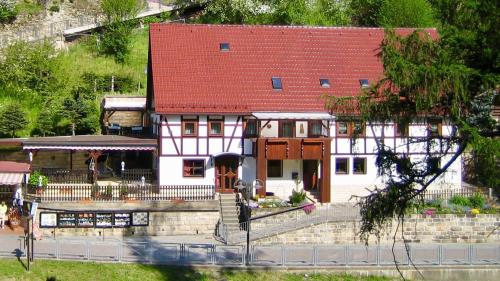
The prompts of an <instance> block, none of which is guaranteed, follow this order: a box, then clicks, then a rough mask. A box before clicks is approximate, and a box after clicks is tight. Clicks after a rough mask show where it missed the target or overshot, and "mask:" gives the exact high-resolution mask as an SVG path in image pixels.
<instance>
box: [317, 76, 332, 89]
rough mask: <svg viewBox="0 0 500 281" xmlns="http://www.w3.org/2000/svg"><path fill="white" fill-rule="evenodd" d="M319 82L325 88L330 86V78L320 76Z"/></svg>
mask: <svg viewBox="0 0 500 281" xmlns="http://www.w3.org/2000/svg"><path fill="white" fill-rule="evenodd" d="M319 84H320V85H321V87H323V88H330V80H328V79H326V78H320V79H319Z"/></svg>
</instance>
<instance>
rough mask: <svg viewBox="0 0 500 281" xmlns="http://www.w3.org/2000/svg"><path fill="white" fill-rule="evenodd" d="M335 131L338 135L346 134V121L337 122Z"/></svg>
mask: <svg viewBox="0 0 500 281" xmlns="http://www.w3.org/2000/svg"><path fill="white" fill-rule="evenodd" d="M337 133H338V134H339V135H347V122H339V123H338V130H337Z"/></svg>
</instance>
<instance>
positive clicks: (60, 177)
mask: <svg viewBox="0 0 500 281" xmlns="http://www.w3.org/2000/svg"><path fill="white" fill-rule="evenodd" d="M41 173H42V175H45V176H47V179H48V181H49V182H50V183H88V182H90V181H91V180H92V173H91V172H90V171H89V170H69V169H60V168H42V169H41Z"/></svg>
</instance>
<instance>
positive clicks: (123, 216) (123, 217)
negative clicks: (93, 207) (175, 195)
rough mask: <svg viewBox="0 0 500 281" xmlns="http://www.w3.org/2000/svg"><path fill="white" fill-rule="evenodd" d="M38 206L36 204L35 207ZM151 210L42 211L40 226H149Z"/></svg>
mask: <svg viewBox="0 0 500 281" xmlns="http://www.w3.org/2000/svg"><path fill="white" fill-rule="evenodd" d="M34 208H36V206H35V207H34ZM148 225H149V212H132V213H129V212H116V213H114V212H108V213H95V212H78V213H73V212H71V213H50V212H40V227H41V228H47V227H97V228H107V227H109V228H111V227H130V226H148Z"/></svg>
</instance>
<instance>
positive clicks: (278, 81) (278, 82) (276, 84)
mask: <svg viewBox="0 0 500 281" xmlns="http://www.w3.org/2000/svg"><path fill="white" fill-rule="evenodd" d="M271 80H272V82H273V89H275V90H282V89H283V84H281V78H280V77H273V78H272V79H271Z"/></svg>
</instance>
